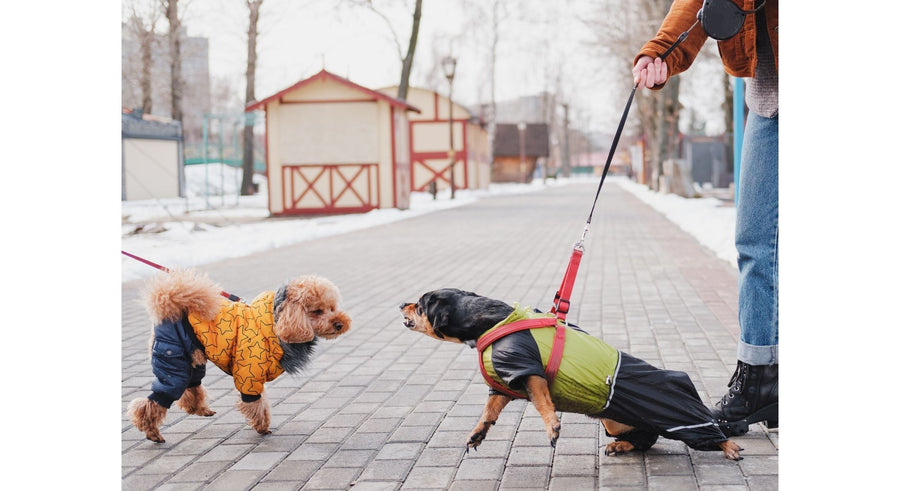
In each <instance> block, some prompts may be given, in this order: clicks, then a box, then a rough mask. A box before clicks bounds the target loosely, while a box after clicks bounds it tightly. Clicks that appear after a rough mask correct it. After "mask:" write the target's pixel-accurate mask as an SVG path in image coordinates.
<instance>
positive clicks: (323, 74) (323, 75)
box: [244, 69, 422, 113]
mask: <svg viewBox="0 0 900 491" xmlns="http://www.w3.org/2000/svg"><path fill="white" fill-rule="evenodd" d="M316 80H333V81H335V82H337V83H340V84H343V85H346V86H347V87H350V88H351V89H354V90H358V91H360V92H363V93H365V94H367V95H369V96H371V97H373V98H374V99H375V100H382V101H385V102H387V103H388V104H390V105H392V106H397V107H400V108H403V109H407V110H409V111H415V112H417V113H421V112H422V111H420V110H419V108H417V107H415V106H411V105H409V104H407V103H406V101H402V100H400V99H395V98H393V97H391V96H388V95H385V94H382V93H381V92H378V91H375V90H372V89H367V88H366V87H363V86H362V85H359V84H356V83H353V82H351V81H350V80H347V79H346V78H344V77H339V76H337V75H335V74H333V73H331V72H329V71H327V70H324V69H323V70H322V71H320V72H319V73H317V74H315V75H313V76H312V77H309V78H307V79H305V80H301V81H299V82H297V83H295V84H294V85H291V86H290V87H288V88H286V89H284V90H282V91H280V92H278V93H276V94H273V95H271V96H269V97H266V98H265V99H263V100H261V101H258V102H254V103H253V104H250V105H249V106H247V108H246V109H245V110H244V111H245V112H250V111H255V110H257V109H259V108H261V107H264V106H265V105H266V104H268V103H270V102H272V101H275V100H278V99H280V98H281V96H283V95H284V94H286V93H288V92H291V91H293V90H295V89H299V88H300V87H303V86H304V85H307V84H310V83H312V82H314V81H316Z"/></svg>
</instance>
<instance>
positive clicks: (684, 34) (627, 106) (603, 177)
mask: <svg viewBox="0 0 900 491" xmlns="http://www.w3.org/2000/svg"><path fill="white" fill-rule="evenodd" d="M699 23H700V19H699V18H698V19H697V20H696V21H694V23H693V24H692V25H691V27H690V28H688V30H687V31H684V32H682V33H681V34H680V35H679V36H678V39H676V40H675V43H673V44H672V46H670V47H669V49H667V50H666V51H665V53H663V54H662V55H661V56H660V57H659V59H660V60H665V59H666V57H667V56H669V54H670V53H671V52H672V50H674V49H675V47H676V46H678V45H679V44H681V42H682V41H684V40H685V39H687V37H688V34H690V32H691V31H692V30H693V29H694V27H697V24H699ZM637 88H638V84H634V87H632V88H631V94H630V95H629V96H628V103H627V104H625V111H624V112H623V113H622V118H621V119H620V120H619V127H618V128H617V129H616V136H615V137H614V138H613V141H612V147H610V149H609V154H608V155H607V156H606V165H605V166H603V175H601V176H600V185H599V186H598V187H597V194H596V195H595V196H594V204H593V205H591V213H590V214H589V215H588V219H587V225H590V223H591V219H592V218H593V217H594V208H596V207H597V199H598V198H599V197H600V190H601V189H603V181H605V180H606V174H607V173H608V172H609V166H610V164H611V163H612V159H613V155H615V153H616V147H618V146H619V138H621V136H622V130H623V129H624V128H625V121H626V120H627V119H628V111H629V110H631V103H632V102H633V101H634V94H635V92H637ZM585 235H587V226H585V228H584V235H582V236H581V242H583V241H584V236H585Z"/></svg>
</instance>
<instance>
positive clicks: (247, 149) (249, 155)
mask: <svg viewBox="0 0 900 491" xmlns="http://www.w3.org/2000/svg"><path fill="white" fill-rule="evenodd" d="M246 1H247V9H248V10H249V11H250V25H249V27H248V28H247V90H246V92H245V93H244V104H245V106H249V105H250V104H252V103H254V102H256V38H257V36H258V35H259V31H258V27H257V26H258V24H259V8H260V6H262V3H263V0H246ZM242 168H243V179H242V180H241V194H242V195H244V196H249V195H252V194H254V193H255V191H256V190H255V189H254V187H253V121H252V120H251V118H250V117H249V116H248V117H245V118H244V159H243V165H242Z"/></svg>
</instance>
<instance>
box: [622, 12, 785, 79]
mask: <svg viewBox="0 0 900 491" xmlns="http://www.w3.org/2000/svg"><path fill="white" fill-rule="evenodd" d="M734 3H735V4H736V5H737V6H739V7H741V9H743V10H745V11H749V10H753V8H754V0H734ZM702 6H703V0H675V1H674V2H673V3H672V7H671V9H670V10H669V13H668V14H667V15H666V18H665V19H664V20H663V23H662V26H660V28H659V32H658V33H657V34H656V37H655V38H653V39H651V40H650V41H648V42H647V44H645V45H644V47H643V48H641V50H640V51H639V52H638V54H637V56H635V58H634V63H635V64H637V60H638V58H640V57H641V56H650V57H651V58H657V57H659V56H660V55H662V54H663V53H664V52H665V51H666V50H667V49H669V47H671V46H672V44H674V43H675V40H676V39H677V38H678V36H679V35H680V34H681V33H682V32H684V31H686V30H688V29H689V28H690V27H691V25H692V24H693V23H694V22H695V21H696V20H697V11H699V10H700V7H702ZM763 10H764V12H765V16H766V31H767V32H768V33H769V40H770V41H771V43H772V52H773V53H774V54H775V69H776V70H778V0H766V5H765V7H763ZM706 38H707V35H706V33H705V32H703V28H702V26H700V25H698V26H697V27H696V28H694V30H693V31H691V33H690V34H689V35H688V37H687V39H685V40H684V42H682V43H681V44H680V45H679V46H678V47H676V48H675V49H674V50H673V51H672V53H670V54H669V56H668V57H666V59H665V60H664V61H665V63H666V67H667V69H668V72H669V77H673V76H675V75H678V74H679V73H681V72H683V71H685V70H687V69H688V68H689V67H690V66H691V63H693V62H694V58H696V56H697V53H698V52H700V48H702V47H703V43H705V42H706ZM717 42H718V45H719V56H720V57H721V58H722V64H723V65H724V66H725V72H727V73H728V74H729V75H731V76H733V77H740V78H745V77H753V75H754V74H755V71H756V16H755V15H753V14H749V15H747V16H746V17H745V19H744V27H743V28H741V30H740V32H738V33H737V35H735V36H734V37H732V38H731V39H726V40H724V41H717ZM664 85H665V83H662V84H658V85H656V86H655V87H653V89H654V90H659V89H661V88H662V87H663V86H664Z"/></svg>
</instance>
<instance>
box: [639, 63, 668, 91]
mask: <svg viewBox="0 0 900 491" xmlns="http://www.w3.org/2000/svg"><path fill="white" fill-rule="evenodd" d="M631 74H632V76H634V83H635V85H637V86H638V88H647V89H652V88H653V86H655V85H658V84H661V83H664V82H665V81H666V79H667V78H668V76H669V68H668V67H667V66H666V64H665V63H664V62H663V61H662V59H661V58H650V57H649V56H641V57H640V58H638V61H637V63H635V64H634V68H632V69H631Z"/></svg>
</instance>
